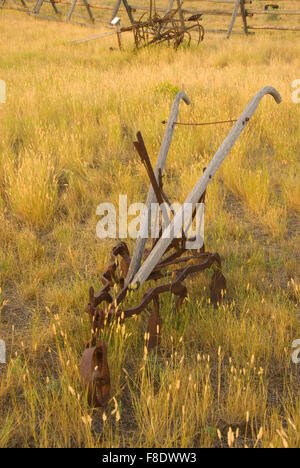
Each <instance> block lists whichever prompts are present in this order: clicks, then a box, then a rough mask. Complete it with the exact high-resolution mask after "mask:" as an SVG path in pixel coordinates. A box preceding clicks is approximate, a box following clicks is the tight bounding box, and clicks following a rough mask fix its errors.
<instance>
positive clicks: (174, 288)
mask: <svg viewBox="0 0 300 468" xmlns="http://www.w3.org/2000/svg"><path fill="white" fill-rule="evenodd" d="M207 255H208V254H207ZM214 263H217V267H219V268H220V267H221V260H220V256H219V254H217V253H215V254H210V255H209V256H208V258H207V259H206V261H204V262H202V263H199V264H196V265H189V266H187V267H184V268H182V269H179V270H175V271H174V272H173V275H174V274H176V275H177V277H176V279H175V280H174V281H173V282H171V283H167V284H163V285H159V286H156V287H154V288H152V289H150V290H149V291H148V293H146V295H145V296H144V298H143V300H142V301H141V302H140V303H139V304H138V305H137V306H136V307H132V308H130V309H126V310H121V309H117V310H113V309H110V310H108V311H107V317H108V319H110V318H116V319H122V320H123V319H126V318H130V317H132V316H134V315H139V314H140V313H141V312H143V310H144V309H145V308H146V307H147V305H149V303H150V302H151V301H152V300H153V299H154V297H157V296H159V295H160V294H162V293H164V292H168V291H171V292H172V293H174V294H175V295H177V294H176V293H177V292H178V290H179V289H178V288H179V287H180V285H181V283H182V281H184V280H185V279H186V278H187V277H188V276H190V275H192V274H195V273H199V272H201V271H204V270H206V269H208V268H210V267H211V266H212V265H213V264H214Z"/></svg>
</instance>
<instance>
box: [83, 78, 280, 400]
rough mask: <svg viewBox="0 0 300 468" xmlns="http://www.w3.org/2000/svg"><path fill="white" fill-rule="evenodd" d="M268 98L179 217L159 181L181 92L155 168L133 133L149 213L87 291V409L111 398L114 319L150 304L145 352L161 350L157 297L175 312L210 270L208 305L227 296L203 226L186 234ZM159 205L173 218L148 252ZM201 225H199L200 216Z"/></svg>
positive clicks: (240, 125)
mask: <svg viewBox="0 0 300 468" xmlns="http://www.w3.org/2000/svg"><path fill="white" fill-rule="evenodd" d="M266 94H270V95H272V96H273V98H274V99H275V101H276V102H277V103H278V104H279V103H280V102H281V97H280V95H279V93H278V92H277V91H276V90H275V89H274V88H272V87H269V86H267V87H265V88H263V89H261V90H260V91H259V92H258V93H257V94H256V95H255V96H254V98H253V99H252V100H251V101H250V103H249V104H248V106H247V107H246V109H245V110H244V112H243V113H242V115H241V116H240V118H239V119H238V120H237V121H236V123H235V125H234V127H233V128H232V130H231V131H230V133H229V134H228V136H227V137H226V139H225V140H224V142H223V143H222V145H221V146H220V148H219V149H218V151H217V152H216V154H215V156H214V157H213V159H212V160H211V162H210V164H209V165H208V167H207V168H205V170H204V172H203V174H202V176H201V177H200V179H199V181H198V182H197V184H196V185H195V186H194V188H193V190H192V191H191V192H190V194H189V195H188V196H187V198H186V200H185V203H184V205H183V206H182V207H181V208H180V209H179V210H178V211H177V212H175V211H174V210H173V208H172V205H171V203H170V202H169V200H168V197H167V196H166V194H165V191H164V189H163V184H162V178H163V171H164V167H165V163H166V159H167V155H168V151H169V148H170V144H171V141H172V137H173V133H174V129H175V126H176V124H178V123H179V122H177V117H178V112H179V104H180V101H181V99H182V100H183V101H184V102H185V103H186V104H187V105H189V104H190V101H189V98H188V97H187V96H186V94H185V93H184V92H183V91H181V92H179V93H178V94H177V96H176V98H175V100H174V103H173V106H172V109H171V113H170V116H169V120H168V122H167V126H166V130H165V134H164V138H163V141H162V144H161V148H160V151H159V155H158V159H157V163H156V166H155V168H154V169H153V168H152V166H151V163H150V159H149V156H148V152H147V150H146V147H145V144H144V141H143V138H142V135H141V133H140V132H138V133H137V141H136V142H134V146H135V148H136V150H137V152H138V154H139V156H140V158H141V161H142V163H143V164H144V166H145V168H146V171H147V174H148V176H149V179H150V188H149V191H148V196H147V201H146V208H147V210H145V212H144V213H143V215H142V221H141V226H140V231H139V233H140V234H139V236H138V238H137V240H136V242H135V246H134V250H133V254H132V256H131V255H130V252H129V249H128V246H127V245H126V243H125V242H119V243H118V244H117V245H116V246H115V247H114V248H113V249H112V252H111V263H110V265H109V266H108V268H107V269H106V271H105V272H104V273H103V275H102V278H101V279H102V283H103V288H102V289H101V291H99V292H98V293H96V294H95V291H94V288H93V287H91V288H90V291H89V303H88V305H87V308H86V312H87V313H88V315H89V318H90V322H91V329H92V335H91V339H90V341H89V342H88V343H87V345H86V349H85V351H84V353H83V356H82V360H81V365H80V373H81V377H82V380H83V382H84V383H85V384H86V385H87V386H88V394H89V402H90V404H91V405H93V406H96V407H100V406H105V405H106V404H107V402H108V400H109V398H110V373H109V367H108V362H107V347H106V344H105V343H104V342H103V341H102V339H101V338H102V337H101V333H102V331H103V329H104V328H105V327H106V326H107V325H108V324H109V323H111V322H112V321H113V320H119V321H120V322H123V321H124V320H126V319H129V318H131V317H134V316H136V315H139V314H141V313H142V312H143V311H144V310H145V309H146V308H147V307H148V306H149V305H152V308H153V310H152V312H151V314H150V317H149V320H148V333H147V347H148V350H149V351H150V350H152V349H153V348H155V347H157V346H159V343H160V338H161V333H162V319H161V316H160V298H161V296H162V294H164V293H166V292H169V293H172V294H173V295H174V297H175V311H176V313H177V312H178V311H179V309H180V307H181V306H182V303H183V301H184V300H185V298H186V297H187V287H186V285H185V283H184V281H185V280H186V279H187V278H189V277H191V275H195V274H197V273H200V272H203V271H205V270H208V269H210V270H212V278H211V286H210V297H211V302H212V303H213V304H215V305H217V304H218V303H220V302H221V300H222V298H223V296H224V294H225V291H226V279H225V277H224V275H223V273H222V264H221V258H220V255H219V254H218V253H211V252H207V251H206V250H205V246H204V242H203V238H202V237H203V235H202V234H201V232H202V230H201V223H200V225H197V233H196V236H193V237H189V236H188V230H189V228H190V227H191V226H192V224H193V222H194V221H195V219H196V217H197V213H198V211H197V207H199V205H200V206H203V204H204V203H205V193H206V189H207V186H208V184H209V183H210V181H211V180H212V178H213V177H214V175H215V174H216V172H217V170H218V169H219V167H220V166H221V164H222V162H223V161H224V159H225V158H226V156H227V155H228V153H229V152H230V150H231V148H232V147H233V146H234V144H235V142H236V140H237V139H238V138H239V136H240V134H241V133H242V131H243V130H244V128H245V127H246V126H247V124H248V122H249V120H250V118H251V117H252V115H253V114H254V112H255V111H256V108H257V106H258V104H259V102H260V100H261V99H262V97H263V96H264V95H266ZM218 123H222V122H218ZM158 205H159V206H162V207H166V206H167V207H169V210H170V212H171V213H172V215H171V219H170V221H169V223H167V225H164V224H163V223H160V224H159V235H158V237H157V238H155V239H154V240H153V241H152V245H151V247H150V248H148V249H146V248H145V247H146V238H147V234H146V233H147V232H148V226H149V223H150V222H151V220H152V219H153V216H154V217H155V216H156V215H157V213H154V207H157V206H158ZM188 205H189V206H192V210H191V211H190V215H189V219H188V222H187V229H183V228H182V220H183V218H185V215H186V210H185V206H188ZM201 222H203V216H202V218H201ZM195 243H196V244H195ZM191 244H194V245H196V246H197V248H195V247H193V248H191ZM147 281H155V282H159V283H158V284H157V285H155V286H154V287H152V288H150V289H149V290H148V291H147V292H146V293H145V295H144V296H143V298H142V300H141V301H140V302H139V303H138V304H137V305H136V306H135V307H131V308H126V306H124V304H125V299H126V297H127V295H128V293H129V292H130V291H132V293H133V294H134V293H135V292H136V291H137V290H138V289H140V288H141V287H142V286H143V285H144V283H146V282H147ZM116 288H117V295H116V297H115V299H113V297H114V295H113V294H112V291H113V289H114V290H115V289H116Z"/></svg>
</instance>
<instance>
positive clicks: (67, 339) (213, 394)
mask: <svg viewBox="0 0 300 468" xmlns="http://www.w3.org/2000/svg"><path fill="white" fill-rule="evenodd" d="M85 35H89V32H87V31H85V30H83V29H81V28H79V27H78V28H77V27H75V26H68V25H58V24H55V23H48V22H40V21H35V20H34V19H32V18H29V17H27V16H26V15H23V14H22V13H20V14H16V13H15V12H9V11H0V79H3V80H5V81H6V83H7V89H8V96H7V103H6V104H5V105H0V135H1V136H0V208H1V210H0V246H1V248H0V287H1V289H2V293H1V296H0V310H1V322H0V338H2V339H4V340H5V341H6V343H7V347H8V355H9V361H8V365H7V366H1V367H0V372H1V373H0V446H3V447H13V446H22V447H32V446H33V447H64V446H67V447H71V446H80V447H82V446H86V447H112V446H114V447H116V446H125V445H126V446H129V447H130V446H131V447H137V446H144V447H169V446H172V447H195V446H201V447H204V446H205V447H215V446H222V447H226V446H228V445H229V446H232V447H244V446H250V447H253V446H260V447H285V446H289V447H297V446H299V442H300V441H299V434H300V417H299V415H300V411H299V405H300V400H299V367H297V366H295V365H294V364H292V362H291V355H292V348H291V344H292V342H293V340H295V339H297V338H300V324H299V320H298V319H297V314H299V290H298V289H297V284H299V274H300V272H299V254H300V250H299V212H300V210H299V206H300V201H299V200H300V185H299V148H300V132H299V130H300V128H299V126H300V124H299V105H296V104H293V103H292V101H291V92H292V88H291V83H292V81H294V80H295V79H296V78H299V76H298V73H299V67H298V64H299V54H300V43H299V41H297V40H295V36H293V35H288V34H286V35H285V34H282V35H281V34H277V35H274V36H270V35H260V34H257V35H256V36H255V37H248V38H245V37H233V38H232V39H231V40H230V41H224V40H223V39H220V38H213V39H212V38H207V39H206V40H205V41H204V42H203V44H201V46H200V47H198V48H196V47H194V46H192V47H191V48H190V49H187V48H184V47H183V48H181V49H179V50H178V51H177V52H174V51H173V50H172V49H168V48H167V47H161V48H156V49H151V50H143V51H140V52H139V53H136V52H134V51H133V50H132V40H131V37H130V36H128V39H127V40H125V50H124V51H123V52H120V51H118V50H110V49H109V47H111V46H112V47H114V48H115V47H116V38H115V37H112V38H107V39H105V40H103V41H93V42H90V43H85V44H81V45H78V46H72V45H70V40H72V39H75V38H79V37H84V36H85ZM265 85H272V86H274V87H276V88H277V89H278V90H279V91H280V93H281V94H282V97H283V103H282V104H281V105H280V106H277V105H276V104H275V103H274V102H273V101H272V100H271V99H270V98H265V99H264V101H263V102H262V103H261V105H260V108H259V110H258V112H257V113H256V114H255V117H254V119H253V120H252V121H251V123H250V125H249V127H248V128H247V130H246V131H245V132H244V134H243V135H242V137H241V138H240V139H239V141H238V143H237V145H236V146H235V148H234V149H233V151H232V152H231V155H230V156H229V157H228V159H227V160H226V162H225V163H224V165H223V166H222V169H221V171H220V172H219V173H218V175H217V177H216V179H215V180H214V181H213V183H212V184H211V186H210V187H209V190H208V197H207V210H206V213H207V214H206V245H207V248H208V249H209V250H210V251H218V252H220V254H221V256H222V258H223V260H224V272H225V275H226V277H227V279H228V294H227V300H226V302H225V303H224V304H223V305H222V306H221V307H220V308H219V309H217V310H216V309H214V308H213V307H212V306H211V305H210V304H209V302H208V300H207V299H208V293H207V290H208V284H209V283H208V275H206V276H201V277H199V278H197V279H193V280H191V281H189V282H188V287H189V291H190V295H189V299H188V301H187V302H186V303H185V305H184V308H183V310H182V311H181V313H180V314H179V315H178V316H175V315H174V314H173V312H172V310H173V303H172V299H171V298H170V297H168V296H167V297H165V298H164V299H163V307H162V315H163V338H162V346H161V349H160V350H159V352H158V353H152V354H151V355H145V354H144V340H143V336H144V330H145V315H146V314H144V315H143V316H142V317H138V318H136V319H133V320H131V321H128V322H126V324H125V325H124V327H123V326H120V325H118V324H113V325H112V326H111V327H110V328H108V329H107V330H106V331H105V333H104V340H105V341H106V342H107V344H108V346H109V362H110V368H111V378H112V399H111V401H110V403H109V405H108V407H107V408H106V409H105V411H104V412H102V411H93V410H92V409H91V408H89V407H88V405H87V402H86V394H85V390H84V389H83V388H82V386H81V384H80V381H79V376H78V365H79V361H80V356H81V353H82V350H83V348H84V344H85V342H86V341H87V340H88V338H89V334H90V330H89V323H88V317H87V315H86V314H84V308H85V305H86V302H87V293H88V288H89V286H90V285H94V286H95V287H96V288H97V287H100V283H101V282H100V273H101V272H102V271H103V269H104V267H105V265H106V263H107V262H108V260H109V255H108V252H109V249H110V248H111V247H112V245H113V241H101V240H99V239H97V237H96V231H95V230H96V224H97V217H96V207H97V205H98V204H99V203H101V202H103V201H112V202H115V203H116V202H117V200H118V195H119V193H121V194H122V193H127V194H128V197H129V201H130V202H132V201H143V200H144V199H145V194H146V191H147V186H148V182H147V177H146V175H145V172H144V169H143V168H142V167H141V165H140V163H139V162H138V160H137V156H136V154H135V152H134V150H133V146H132V141H133V138H134V136H135V133H136V131H137V130H141V131H142V134H143V136H144V139H145V142H146V145H147V147H148V149H149V152H150V155H151V159H152V161H154V160H155V158H156V155H157V152H158V149H159V145H160V142H161V139H162V135H163V131H164V127H163V125H162V124H161V121H162V120H164V119H165V118H166V117H167V116H168V114H169V110H170V105H171V103H172V99H173V97H174V94H175V93H176V89H177V88H183V89H184V90H185V91H186V93H187V94H188V96H189V97H190V98H191V101H192V106H191V107H187V106H185V105H184V104H182V107H181V110H180V119H181V120H182V121H212V120H219V119H227V118H235V117H238V116H239V115H240V113H241V111H242V110H243V109H244V107H245V105H246V104H247V102H248V101H249V99H250V98H251V97H252V96H253V94H254V93H255V92H256V91H257V90H258V89H260V88H261V87H262V86H265ZM229 127H230V126H218V127H203V128H202V127H201V128H191V127H186V128H180V129H179V128H178V129H176V132H175V136H174V140H173V143H172V148H171V151H170V155H169V159H168V163H167V170H166V177H165V188H166V191H167V193H168V194H169V196H170V198H172V199H176V200H177V201H182V200H183V199H184V197H185V195H186V194H187V193H188V192H189V191H190V189H191V188H192V186H193V184H194V183H195V182H196V181H197V179H198V178H199V175H200V174H201V172H202V169H203V167H204V166H205V165H206V164H207V162H208V161H209V160H210V158H211V157H212V155H213V154H214V152H215V151H216V150H217V148H218V146H219V144H220V143H221V142H222V140H223V139H224V137H225V136H226V134H227V132H228V129H229ZM130 244H131V247H132V243H130ZM291 279H293V281H292V282H291ZM288 283H289V284H288ZM4 301H6V302H7V303H6V304H3V303H4ZM128 301H129V304H133V302H134V298H133V297H131V298H129V299H128Z"/></svg>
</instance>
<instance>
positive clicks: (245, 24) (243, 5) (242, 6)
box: [240, 0, 249, 34]
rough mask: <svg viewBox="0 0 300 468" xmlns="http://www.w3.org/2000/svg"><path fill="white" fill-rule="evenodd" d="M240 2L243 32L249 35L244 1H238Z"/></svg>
mask: <svg viewBox="0 0 300 468" xmlns="http://www.w3.org/2000/svg"><path fill="white" fill-rule="evenodd" d="M240 1H241V13H242V18H243V25H244V31H245V34H249V31H248V24H247V12H246V9H245V0H240Z"/></svg>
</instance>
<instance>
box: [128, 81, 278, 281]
mask: <svg viewBox="0 0 300 468" xmlns="http://www.w3.org/2000/svg"><path fill="white" fill-rule="evenodd" d="M266 94H270V95H271V96H273V98H274V99H275V101H276V102H277V104H280V102H281V100H282V99H281V96H280V94H279V93H278V91H276V89H274V88H272V87H271V86H266V87H264V88H262V89H261V90H260V91H259V92H258V93H257V94H256V95H255V96H254V97H253V98H252V99H251V101H250V102H249V104H248V105H247V107H246V108H245V110H244V112H243V113H242V115H241V116H240V118H239V119H238V121H237V122H236V124H235V125H234V127H233V128H232V130H231V131H230V133H229V134H228V136H227V137H226V138H225V140H224V141H223V143H222V144H221V146H220V147H219V149H218V151H217V152H216V154H215V155H214V157H213V159H212V160H211V162H210V164H209V165H208V167H207V168H206V170H205V171H204V173H203V175H202V176H201V177H200V179H199V180H198V182H197V183H196V185H195V186H194V188H193V190H192V191H191V193H190V194H189V195H188V196H187V198H186V200H185V202H184V203H191V204H193V205H195V203H197V202H198V201H199V199H200V197H201V196H202V195H203V193H204V192H205V190H206V188H207V186H208V184H209V183H210V182H211V180H212V178H213V177H214V175H215V174H216V172H217V170H218V169H219V168H220V166H221V164H222V163H223V161H224V159H225V158H226V156H227V155H228V153H229V152H230V150H231V149H232V147H233V146H234V144H235V142H236V141H237V139H238V138H239V136H240V135H241V133H242V132H243V130H244V129H245V128H246V126H247V124H248V122H249V120H250V119H251V117H252V116H253V114H254V113H255V111H256V109H257V107H258V104H259V103H260V101H261V99H262V98H263V97H264V96H265V95H266ZM178 98H179V99H180V98H181V97H180V93H178V95H177V96H176V99H175V101H174V104H173V108H172V111H173V113H172V111H171V115H170V118H169V121H168V125H167V129H166V133H165V137H164V141H163V144H162V147H161V151H160V154H159V157H158V161H157V166H158V165H159V164H161V166H162V167H164V163H165V160H166V156H167V153H168V149H169V147H170V143H171V138H172V135H173V131H174V130H172V127H174V125H173V123H172V122H175V121H176V118H177V114H178V104H179V99H178ZM175 115H176V117H175ZM153 198H154V192H153V189H152V187H150V190H149V194H148V198H147V206H149V205H148V202H149V200H150V201H152V200H153ZM183 207H184V204H183ZM183 207H182V208H181V209H180V210H179V211H178V212H177V214H176V216H175V217H174V218H173V220H172V221H171V223H170V224H169V226H168V227H167V228H166V229H165V230H164V232H163V235H162V237H161V238H160V239H159V241H158V242H157V244H156V245H155V247H154V248H153V249H152V251H151V253H150V255H149V256H148V257H147V259H146V260H145V261H144V263H143V265H142V266H141V267H140V268H139V266H140V262H141V256H142V253H143V250H144V247H145V243H146V239H142V238H138V239H137V242H136V244H135V251H134V253H135V255H134V256H133V259H132V262H131V265H130V266H131V269H129V274H128V275H127V279H129V283H130V284H129V288H130V289H137V288H138V287H140V286H141V285H143V284H144V282H145V281H146V280H147V279H148V278H149V275H150V274H151V273H152V271H153V269H154V268H155V266H156V265H157V264H158V262H159V261H160V259H161V258H162V256H163V255H164V253H165V252H166V250H167V248H168V247H169V245H170V244H171V242H172V239H173V238H175V237H176V236H177V235H178V234H179V232H181V229H182V219H183V210H184V208H183ZM171 233H172V236H171ZM137 270H138V271H137ZM132 273H133V274H134V273H135V276H134V277H133V279H132V281H130V278H131V277H132V276H131V275H132Z"/></svg>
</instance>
